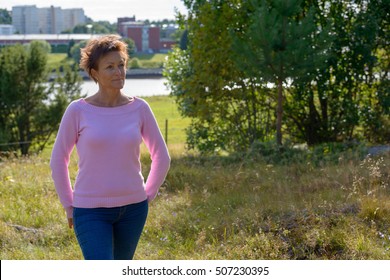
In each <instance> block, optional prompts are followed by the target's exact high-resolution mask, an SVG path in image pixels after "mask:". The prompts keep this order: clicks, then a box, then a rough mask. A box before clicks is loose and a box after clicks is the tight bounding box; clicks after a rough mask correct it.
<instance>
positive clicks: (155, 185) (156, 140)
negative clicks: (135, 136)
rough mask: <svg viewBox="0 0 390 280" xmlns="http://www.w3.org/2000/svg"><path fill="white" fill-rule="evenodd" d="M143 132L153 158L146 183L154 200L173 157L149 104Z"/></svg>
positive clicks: (149, 199)
mask: <svg viewBox="0 0 390 280" xmlns="http://www.w3.org/2000/svg"><path fill="white" fill-rule="evenodd" d="M141 134H142V138H143V140H144V142H145V145H146V147H147V148H148V150H149V153H150V157H151V159H152V164H151V167H150V172H149V176H148V178H147V180H146V185H145V191H146V195H147V197H148V201H152V200H153V199H154V198H155V197H156V195H157V192H158V189H159V187H160V186H161V185H162V184H163V183H164V180H165V177H166V175H167V173H168V170H169V167H170V161H171V159H170V156H169V153H168V149H167V146H166V144H165V141H164V139H163V136H162V134H161V131H160V129H159V127H158V124H157V122H156V119H155V117H154V115H153V112H152V110H151V109H150V107H149V105H148V106H145V107H144V110H143V125H142V130H141Z"/></svg>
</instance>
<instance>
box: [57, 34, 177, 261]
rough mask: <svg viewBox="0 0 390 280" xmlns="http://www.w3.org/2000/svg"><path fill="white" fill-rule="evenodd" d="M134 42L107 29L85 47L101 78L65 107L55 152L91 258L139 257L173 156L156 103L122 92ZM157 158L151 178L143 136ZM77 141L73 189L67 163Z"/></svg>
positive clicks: (63, 189)
mask: <svg viewBox="0 0 390 280" xmlns="http://www.w3.org/2000/svg"><path fill="white" fill-rule="evenodd" d="M127 61H128V55H127V45H126V44H125V43H124V42H122V41H121V40H120V37H119V36H116V35H107V36H103V37H100V38H97V39H93V40H91V41H89V42H88V44H87V46H86V47H85V48H83V49H82V50H81V62H80V66H81V68H82V69H84V70H85V71H86V72H87V73H88V74H89V76H90V77H91V78H92V79H93V80H94V81H95V82H96V83H97V84H98V85H99V90H98V91H97V93H95V94H94V95H92V96H89V97H87V98H85V99H79V100H76V101H73V102H72V103H71V104H70V105H69V106H68V108H67V109H66V111H65V113H64V115H63V118H62V120H61V124H60V128H59V131H58V134H57V138H56V141H55V144H54V147H53V151H52V156H51V160H50V167H51V169H52V177H53V180H54V184H55V187H56V191H57V193H58V196H59V198H60V201H61V203H62V205H63V207H64V208H65V211H66V214H67V218H68V223H69V227H70V228H72V227H74V230H75V233H76V237H77V240H78V242H79V245H80V247H81V250H82V252H83V255H84V258H85V259H132V258H133V255H134V252H135V249H136V247H137V243H138V241H139V238H140V236H141V233H142V230H143V227H144V224H145V221H146V217H147V213H148V203H149V202H151V201H152V200H153V199H154V198H155V196H156V194H157V191H158V189H159V187H160V186H161V184H162V183H163V182H164V180H165V177H166V175H167V172H168V169H169V165H170V157H169V154H168V150H167V147H166V144H165V142H164V139H163V137H162V135H161V132H160V130H159V128H158V125H157V123H156V120H155V118H154V115H153V113H152V111H151V109H150V107H149V105H148V104H147V103H146V102H145V101H144V100H142V99H140V98H137V97H129V96H126V95H125V94H124V93H122V91H121V89H122V88H123V86H124V83H125V78H126V65H127ZM142 140H143V141H144V143H145V144H146V147H147V148H148V150H149V153H150V156H151V159H152V163H151V168H150V172H149V175H148V177H147V180H146V182H145V180H144V178H143V176H142V173H141V163H140V144H141V142H142ZM74 146H76V148H77V153H78V157H79V162H78V167H79V170H78V174H77V178H76V180H75V184H74V189H72V186H71V182H70V179H69V171H68V164H69V158H70V154H71V152H72V150H73V148H74Z"/></svg>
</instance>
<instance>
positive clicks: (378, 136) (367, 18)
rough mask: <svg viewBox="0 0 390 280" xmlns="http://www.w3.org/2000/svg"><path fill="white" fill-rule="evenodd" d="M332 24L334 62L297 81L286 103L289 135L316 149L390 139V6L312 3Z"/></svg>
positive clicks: (321, 19)
mask: <svg viewBox="0 0 390 280" xmlns="http://www.w3.org/2000/svg"><path fill="white" fill-rule="evenodd" d="M305 3H306V5H311V6H312V7H313V8H314V9H315V15H316V16H315V18H314V21H315V23H316V24H317V26H319V27H320V28H323V27H324V26H329V24H330V28H331V30H330V32H331V34H333V37H334V40H333V43H332V45H331V46H330V47H329V48H328V50H327V53H328V54H329V56H330V58H329V59H328V60H326V61H325V62H324V66H325V67H322V68H318V70H317V71H315V75H314V76H313V77H312V79H310V80H307V81H304V80H301V81H299V82H297V83H295V87H294V88H292V90H291V91H290V93H291V95H290V96H289V98H288V100H287V102H286V117H287V123H288V128H289V133H290V134H291V135H293V136H295V137H296V139H297V141H305V142H307V143H308V144H310V145H315V144H318V143H323V142H335V141H347V140H351V139H353V138H357V137H358V138H364V139H367V140H368V141H372V142H378V141H379V142H383V141H385V142H386V139H387V141H388V139H390V133H389V129H386V127H387V128H389V112H388V109H387V111H386V108H389V104H390V97H389V91H388V89H389V86H388V85H389V83H388V69H389V44H388V42H389V37H388V36H389V35H388V34H389V32H388V30H389V21H388V14H389V2H388V1H387V4H386V1H319V0H315V1H306V2H305Z"/></svg>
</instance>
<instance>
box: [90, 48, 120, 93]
mask: <svg viewBox="0 0 390 280" xmlns="http://www.w3.org/2000/svg"><path fill="white" fill-rule="evenodd" d="M92 75H93V77H94V78H95V79H96V80H97V82H98V83H99V86H100V87H102V88H107V89H122V88H123V86H124V85H125V78H126V59H125V57H123V56H122V54H121V52H119V51H112V52H109V53H107V54H106V55H105V56H103V57H102V58H101V59H100V60H99V63H98V70H95V69H92Z"/></svg>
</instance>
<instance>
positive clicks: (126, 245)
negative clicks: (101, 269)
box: [73, 200, 148, 260]
mask: <svg viewBox="0 0 390 280" xmlns="http://www.w3.org/2000/svg"><path fill="white" fill-rule="evenodd" d="M147 215H148V201H147V200H145V201H143V202H140V203H135V204H129V205H126V206H121V207H113V208H78V207H75V208H74V210H73V223H74V230H75V233H76V237H77V241H78V242H79V244H80V247H81V251H82V252H83V255H84V258H85V259H86V260H131V259H132V258H133V256H134V252H135V249H136V248H137V244H138V241H139V238H140V236H141V233H142V230H143V228H144V225H145V222H146V217H147Z"/></svg>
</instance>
